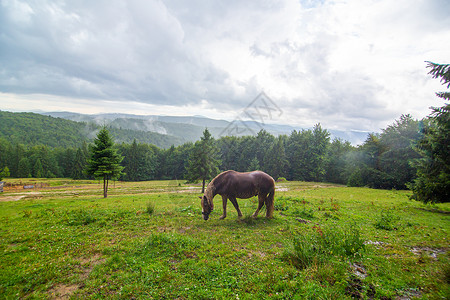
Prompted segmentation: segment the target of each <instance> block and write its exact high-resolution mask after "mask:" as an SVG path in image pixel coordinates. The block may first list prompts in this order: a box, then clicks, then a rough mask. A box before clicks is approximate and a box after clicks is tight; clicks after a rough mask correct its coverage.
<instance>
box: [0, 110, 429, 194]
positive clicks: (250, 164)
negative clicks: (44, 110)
mask: <svg viewBox="0 0 450 300" xmlns="http://www.w3.org/2000/svg"><path fill="white" fill-rule="evenodd" d="M0 118H1V119H0V124H1V126H2V128H0V132H1V134H2V136H1V137H0V169H3V168H4V167H7V168H8V169H9V173H10V176H11V177H37V178H39V177H71V178H75V179H82V178H87V175H86V174H85V173H84V169H85V167H86V161H87V159H88V157H89V142H90V140H89V139H88V138H87V135H86V132H88V131H90V132H95V131H96V130H98V128H97V127H94V125H92V124H91V125H90V124H86V123H77V122H72V121H67V120H63V119H59V118H51V117H45V116H41V115H37V114H31V113H19V114H17V113H7V112H0ZM6 119H8V122H5V120H6ZM5 124H8V125H7V127H6V126H5ZM421 126H423V123H422V122H421V121H420V122H419V121H418V120H415V119H413V118H412V117H411V116H410V115H403V116H401V117H400V119H399V120H397V121H396V122H395V123H394V124H392V125H390V126H388V127H387V128H386V129H384V130H383V131H382V132H381V133H380V134H370V135H369V136H368V137H367V139H366V141H365V142H364V143H363V144H362V145H360V146H358V147H354V146H352V145H351V144H350V143H349V142H347V141H343V140H340V139H334V140H330V133H329V132H328V131H327V130H326V129H323V128H322V127H321V125H320V124H317V125H316V126H315V127H314V128H313V129H308V130H300V131H295V130H294V131H293V132H292V133H291V134H290V135H280V136H274V135H272V134H270V133H268V132H267V131H264V130H261V131H260V132H259V133H258V134H257V135H256V136H243V137H236V136H227V137H222V138H220V139H217V140H214V143H215V145H216V147H217V148H218V158H219V166H218V169H219V170H228V169H233V170H237V171H249V170H255V169H260V170H262V171H266V172H267V173H269V174H271V175H272V176H273V177H274V178H275V179H279V178H286V179H288V180H304V181H319V182H320V181H326V182H334V183H340V184H348V185H351V186H369V187H373V188H389V189H390V188H396V189H404V188H406V184H407V183H408V182H411V181H412V180H413V179H414V177H415V170H414V169H413V168H412V167H411V165H410V162H411V161H412V160H414V159H416V158H418V157H419V156H418V154H417V152H416V151H414V149H413V145H414V144H415V143H416V142H417V141H418V140H419V139H420V137H421V133H420V129H421ZM109 130H110V131H111V135H112V136H113V137H114V138H115V141H116V145H115V147H117V150H118V153H120V154H121V155H122V156H123V157H124V159H123V161H122V165H123V166H124V167H125V170H124V172H125V173H126V174H125V175H123V176H122V177H121V178H120V179H121V180H126V181H128V180H129V181H141V180H154V179H185V178H186V176H187V166H188V163H189V157H190V155H191V153H192V151H193V150H194V145H195V144H194V143H190V142H189V143H184V144H182V145H179V146H171V147H169V148H167V149H164V148H163V147H161V146H156V145H154V144H149V143H144V142H137V139H136V137H134V138H133V136H132V135H131V137H129V138H128V139H127V140H124V139H122V141H121V139H120V136H119V138H118V135H117V129H114V128H109ZM130 139H132V140H131V141H130ZM166 142H167V141H166Z"/></svg>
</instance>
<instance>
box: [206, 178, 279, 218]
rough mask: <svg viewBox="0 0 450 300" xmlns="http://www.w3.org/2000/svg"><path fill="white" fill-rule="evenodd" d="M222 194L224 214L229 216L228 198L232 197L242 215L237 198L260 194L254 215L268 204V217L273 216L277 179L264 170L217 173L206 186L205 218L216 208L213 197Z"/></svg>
mask: <svg viewBox="0 0 450 300" xmlns="http://www.w3.org/2000/svg"><path fill="white" fill-rule="evenodd" d="M217 194H219V195H221V196H222V203H223V215H222V216H221V217H220V219H225V218H226V216H227V199H230V201H231V203H233V205H234V207H235V208H236V210H237V213H238V216H239V217H242V213H241V210H240V209H239V205H238V203H237V201H236V198H241V199H247V198H251V197H253V196H258V202H259V204H258V208H257V209H256V211H255V213H254V214H253V215H252V217H254V218H255V217H256V216H257V215H258V212H259V210H260V209H261V208H262V207H263V206H264V204H265V205H266V217H267V218H272V216H273V209H274V207H273V202H274V195H275V181H274V180H273V178H272V177H270V176H269V175H267V174H266V173H264V172H262V171H253V172H247V173H240V172H236V171H232V170H229V171H225V172H223V173H220V174H219V175H217V176H216V177H215V178H214V179H213V180H212V181H211V182H210V183H209V184H208V186H207V187H206V191H205V194H204V195H203V197H199V198H200V199H202V202H201V204H202V215H203V219H204V220H208V218H209V214H210V213H211V211H212V210H213V209H214V204H213V199H214V196H215V195H217Z"/></svg>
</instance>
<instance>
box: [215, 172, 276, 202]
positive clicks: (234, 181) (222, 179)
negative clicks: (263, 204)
mask: <svg viewBox="0 0 450 300" xmlns="http://www.w3.org/2000/svg"><path fill="white" fill-rule="evenodd" d="M215 187H216V189H217V190H216V191H217V194H221V195H222V194H226V195H232V196H236V197H237V198H250V197H253V196H256V195H258V194H264V195H267V194H268V193H270V192H271V191H273V190H274V189H275V181H274V180H273V178H272V177H271V176H269V175H268V174H266V173H264V172H262V171H253V172H246V173H241V172H236V171H231V170H230V171H225V172H223V173H222V174H221V176H218V177H217V178H216V179H215Z"/></svg>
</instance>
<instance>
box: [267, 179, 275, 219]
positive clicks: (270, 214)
mask: <svg viewBox="0 0 450 300" xmlns="http://www.w3.org/2000/svg"><path fill="white" fill-rule="evenodd" d="M274 198H275V186H274V187H273V188H272V190H271V191H270V192H269V195H267V197H266V201H265V204H266V217H267V218H272V217H273V211H274V202H275V200H274Z"/></svg>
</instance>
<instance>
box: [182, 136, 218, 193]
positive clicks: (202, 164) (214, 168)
mask: <svg viewBox="0 0 450 300" xmlns="http://www.w3.org/2000/svg"><path fill="white" fill-rule="evenodd" d="M219 163H220V162H219V159H218V149H217V146H216V144H215V140H214V138H213V137H212V136H211V133H209V130H208V129H207V128H206V129H205V131H203V136H202V138H201V140H200V141H198V142H196V143H195V145H194V149H193V151H192V153H191V155H190V156H189V162H188V167H187V180H188V181H191V182H194V181H196V180H199V179H200V180H202V193H204V192H205V183H206V180H207V179H210V178H212V177H214V176H215V175H216V174H217V173H218V171H219V168H218V165H219Z"/></svg>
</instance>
